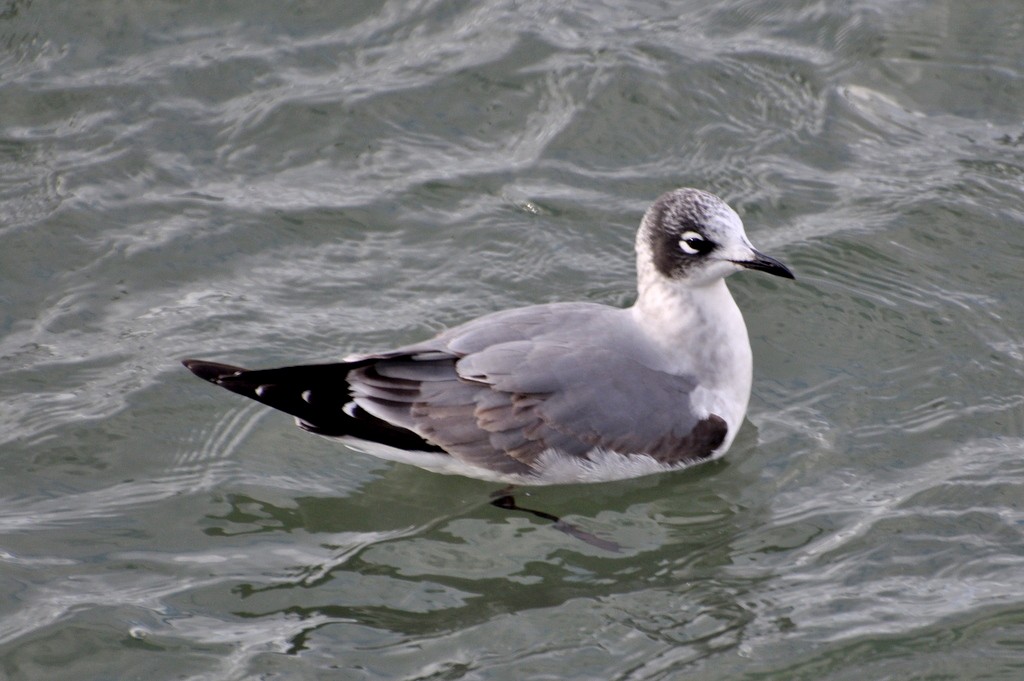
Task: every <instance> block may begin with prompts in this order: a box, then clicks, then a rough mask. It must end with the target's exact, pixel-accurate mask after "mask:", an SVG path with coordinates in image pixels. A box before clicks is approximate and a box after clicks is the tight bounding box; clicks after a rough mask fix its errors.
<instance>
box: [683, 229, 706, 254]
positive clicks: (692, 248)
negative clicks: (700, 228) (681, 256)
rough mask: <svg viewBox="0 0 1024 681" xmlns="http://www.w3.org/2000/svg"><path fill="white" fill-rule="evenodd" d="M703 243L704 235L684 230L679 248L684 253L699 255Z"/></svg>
mask: <svg viewBox="0 0 1024 681" xmlns="http://www.w3.org/2000/svg"><path fill="white" fill-rule="evenodd" d="M703 244H704V237H702V236H701V235H700V234H698V233H697V232H683V234H682V236H681V237H679V249H680V250H681V251H682V252H683V253H689V254H690V255H697V254H698V253H700V252H701V246H702V245H703Z"/></svg>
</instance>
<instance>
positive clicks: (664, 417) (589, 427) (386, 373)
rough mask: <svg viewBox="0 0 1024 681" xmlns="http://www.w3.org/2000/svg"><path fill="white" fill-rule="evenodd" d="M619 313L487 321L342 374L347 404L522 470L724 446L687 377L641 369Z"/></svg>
mask: <svg viewBox="0 0 1024 681" xmlns="http://www.w3.org/2000/svg"><path fill="white" fill-rule="evenodd" d="M617 312H619V311H617V310H614V309H612V308H606V307H603V306H596V305H586V304H566V305H547V306H537V307H532V308H523V309H520V310H512V311H508V312H505V313H499V314H497V315H491V316H489V317H484V318H482V319H480V320H477V321H475V322H473V323H471V324H469V325H466V326H463V327H458V328H456V329H453V330H451V331H449V332H447V333H446V334H442V335H441V336H439V337H438V338H436V339H434V340H433V341H428V342H426V343H420V344H417V345H414V346H408V347H407V348H402V349H400V350H397V351H395V352H392V353H387V354H386V355H380V356H378V359H377V361H375V362H373V363H371V364H368V365H366V366H363V367H361V368H359V369H356V370H354V371H352V372H351V373H350V374H349V382H350V384H351V386H352V390H353V396H354V397H355V400H356V403H357V404H359V406H361V407H362V408H364V409H366V410H367V411H368V412H370V413H371V414H373V415H375V416H377V417H379V418H383V419H385V420H387V421H389V422H390V423H393V424H395V425H399V426H401V427H404V428H408V429H409V430H411V431H413V432H415V433H417V434H419V435H420V436H421V437H423V438H424V439H426V440H427V441H429V442H431V443H434V444H436V445H438V446H440V447H442V448H443V449H445V450H446V451H448V452H449V453H450V454H451V455H452V456H456V457H459V458H461V459H464V460H466V461H468V462H471V463H474V464H476V465H480V466H484V467H487V468H491V469H494V470H499V471H502V472H505V473H519V474H529V473H531V472H534V470H535V469H534V467H533V466H534V464H535V463H536V461H537V459H538V458H539V457H540V455H541V454H542V453H543V452H544V451H546V450H549V449H556V450H559V451H560V452H562V453H563V454H566V455H569V456H575V457H586V455H587V453H588V452H590V451H592V450H593V449H595V448H601V449H603V450H605V451H608V452H618V453H622V454H623V455H633V454H646V455H649V456H651V457H653V458H654V459H656V460H658V461H660V462H663V463H666V464H674V463H682V462H686V461H690V460H693V461H696V460H700V459H702V458H706V457H707V456H709V455H710V454H711V453H712V452H713V451H714V450H715V449H716V448H717V447H718V446H719V445H720V444H721V443H722V441H723V440H724V439H725V434H726V424H725V422H724V420H723V419H721V418H720V417H718V416H716V415H713V414H712V415H710V416H706V417H704V418H700V417H698V416H697V415H696V414H695V413H694V412H693V410H692V407H691V402H690V396H691V393H692V391H693V388H694V383H693V381H692V380H691V379H689V378H687V377H682V376H675V375H671V374H667V373H664V372H661V371H657V370H655V369H652V368H650V367H649V366H647V364H646V363H645V362H644V361H643V353H642V352H641V351H640V350H638V344H637V343H635V342H632V341H633V340H634V339H633V338H631V329H630V328H628V327H627V328H623V325H622V324H621V318H619V317H615V313H617Z"/></svg>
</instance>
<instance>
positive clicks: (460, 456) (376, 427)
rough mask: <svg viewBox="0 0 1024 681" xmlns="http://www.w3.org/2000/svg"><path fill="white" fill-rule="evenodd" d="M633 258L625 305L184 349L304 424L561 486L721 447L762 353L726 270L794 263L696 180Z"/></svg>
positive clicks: (215, 377) (551, 307) (640, 237)
mask: <svg viewBox="0 0 1024 681" xmlns="http://www.w3.org/2000/svg"><path fill="white" fill-rule="evenodd" d="M636 269H637V298H636V302H635V303H634V304H633V305H632V306H631V307H628V308H616V307H610V306H606V305H598V304H593V303H578V302H566V303H551V304H546V305H534V306H529V307H523V308H517V309H512V310H505V311H501V312H495V313H492V314H488V315H485V316H483V317H480V318H478V319H474V320H472V321H469V322H466V323H464V324H462V325H459V326H456V327H454V328H451V329H449V330H447V331H444V332H443V333H441V334H440V335H438V336H436V337H435V338H433V339H430V340H426V341H423V342H419V343H414V344H412V345H406V346H404V347H400V348H397V349H395V350H388V351H384V352H376V353H370V354H361V355H354V356H349V357H346V358H345V359H344V360H343V361H341V362H334V363H328V364H314V365H304V366H291V367H283V368H276V369H259V370H248V369H243V368H241V367H237V366H231V365H228V364H220V363H217V362H208V361H203V360H197V359H186V360H184V361H183V363H184V365H185V366H186V367H188V369H190V370H191V371H192V372H193V373H194V374H195V375H196V376H198V377H200V378H202V379H205V380H207V381H209V382H211V383H213V384H215V385H219V386H220V387H222V388H226V389H227V390H230V391H232V392H235V393H238V394H239V395H244V396H245V397H248V398H251V399H253V400H256V401H258V402H262V403H263V404H265V405H267V406H270V407H273V408H274V409H278V410H280V411H283V412H285V413H287V414H290V415H292V416H294V417H295V420H296V422H297V424H298V425H299V426H300V427H301V428H303V429H305V430H308V431H310V432H312V433H317V434H319V435H323V436H327V437H330V438H336V439H339V440H341V441H342V442H345V443H346V444H348V445H350V446H352V447H354V448H356V449H358V450H361V451H364V452H366V453H369V454H373V455H375V456H379V457H382V458H385V459H389V460H392V461H398V462H402V463H407V464H414V465H416V466H419V467H421V468H424V469H428V470H431V471H436V472H439V473H449V474H459V475H464V476H468V477H471V478H477V479H482V480H488V481H492V482H501V483H507V484H511V485H551V484H567V483H588V482H603V481H610V480H620V479H625V478H633V477H639V476H642V475H649V474H652V473H661V472H667V471H674V470H679V469H682V468H686V467H688V466H692V465H694V464H699V463H703V462H707V461H712V460H715V459H718V458H720V457H722V456H723V455H724V454H725V452H726V450H728V449H729V446H730V445H731V444H732V442H733V440H734V439H735V437H736V434H737V432H738V431H739V429H740V425H741V424H742V422H743V419H744V415H745V414H746V410H747V403H748V401H749V399H750V389H751V381H752V366H753V363H752V356H751V350H750V340H749V338H748V336H747V328H746V325H745V324H744V322H743V316H742V314H741V313H740V310H739V308H738V307H737V305H736V302H735V301H734V300H733V298H732V295H731V294H730V293H729V289H728V288H727V287H726V283H725V277H727V276H728V275H730V274H732V273H733V272H736V271H739V270H743V269H750V270H760V271H762V272H767V273H768V274H773V275H777V276H780V277H785V278H788V279H793V278H794V276H793V273H792V272H791V271H790V270H789V268H787V267H786V266H785V265H783V264H782V263H781V262H779V261H778V260H776V259H775V258H772V257H769V256H767V255H765V254H763V253H761V252H759V251H757V250H756V249H755V248H754V247H753V246H752V245H751V244H750V241H749V240H748V239H747V236H746V233H745V232H744V229H743V222H742V221H741V220H740V217H739V216H738V215H737V214H736V212H735V211H734V210H733V209H732V208H730V207H729V206H728V205H727V204H726V203H725V202H724V201H723V200H722V199H720V198H718V197H717V196H715V195H713V194H709V193H708V192H705V191H701V190H698V189H690V188H682V189H676V190H674V191H671V192H668V193H666V194H664V195H662V196H661V197H660V198H658V200H657V201H655V202H654V204H653V205H652V206H651V207H650V208H649V209H648V210H647V212H646V213H645V214H644V216H643V220H642V221H641V223H640V229H639V230H638V232H637V236H636ZM503 499H506V507H508V508H514V502H511V503H512V504H513V505H512V506H508V505H507V503H508V502H507V499H508V498H506V497H503ZM498 505H501V504H500V503H499V504H498Z"/></svg>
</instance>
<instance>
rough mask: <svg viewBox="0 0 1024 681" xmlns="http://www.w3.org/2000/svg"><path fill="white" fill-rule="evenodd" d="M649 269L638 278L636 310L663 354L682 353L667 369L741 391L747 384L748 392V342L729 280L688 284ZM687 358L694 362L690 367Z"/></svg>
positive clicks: (676, 356) (673, 354) (750, 361)
mask: <svg viewBox="0 0 1024 681" xmlns="http://www.w3.org/2000/svg"><path fill="white" fill-rule="evenodd" d="M647 274H650V275H651V276H641V277H640V278H639V290H638V295H637V299H636V303H634V305H633V308H632V314H633V315H634V317H635V318H636V319H637V321H638V322H639V325H640V327H641V328H643V329H644V330H645V332H646V333H647V335H648V337H649V339H650V340H651V341H653V342H654V343H655V344H657V345H658V346H659V347H661V348H662V349H663V351H664V353H665V355H664V356H666V357H675V358H678V364H677V365H675V366H672V367H665V368H666V369H667V370H670V371H672V372H673V373H678V374H690V375H695V376H697V377H698V378H700V379H701V380H703V381H708V382H710V383H712V384H717V383H719V382H722V383H723V384H729V385H733V386H737V387H739V389H740V392H743V391H744V386H746V388H745V390H746V391H747V392H749V385H750V374H751V368H752V360H751V355H750V341H749V339H748V337H747V327H746V325H745V324H744V323H743V315H742V314H740V310H739V307H737V306H736V301H734V300H733V298H732V294H730V293H729V289H728V287H727V286H726V285H725V280H724V279H717V280H715V281H714V282H712V283H710V284H706V285H704V286H693V287H689V286H682V285H680V284H678V283H673V282H671V281H669V280H667V279H665V278H664V277H660V276H657V275H654V274H653V273H647ZM684 348H685V351H683V349H684ZM694 358H700V360H699V361H695V359H694ZM688 361H689V362H693V364H692V365H689V366H688V365H687V364H686V363H687V362H688ZM709 367H714V370H713V371H712V370H709Z"/></svg>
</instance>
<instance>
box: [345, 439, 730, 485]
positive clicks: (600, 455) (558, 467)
mask: <svg viewBox="0 0 1024 681" xmlns="http://www.w3.org/2000/svg"><path fill="white" fill-rule="evenodd" d="M331 439H333V440H340V441H341V442H344V443H345V444H346V445H348V446H349V447H352V448H353V449H355V450H357V451H360V452H363V453H365V454H369V455H371V456H375V457H377V458H379V459H386V460H388V461H396V462H398V463H406V464H411V465H413V466H417V467H419V468H423V469H426V470H428V471H432V472H434V473H443V474H446V475H462V476H465V477H468V478H476V479H477V480H487V481H490V482H500V483H505V484H512V485H565V484H579V483H589V482H610V481H612V480H626V479H629V478H639V477H642V476H645V475H652V474H654V473H666V472H668V471H676V470H681V469H683V468H688V467H690V466H693V465H695V464H697V463H703V462H704V461H711V460H713V459H717V458H719V457H720V456H721V455H723V454H724V453H725V449H726V448H725V447H720V448H719V449H718V450H716V451H715V453H714V454H713V455H712V456H710V457H708V458H707V459H704V460H702V461H694V462H682V463H678V464H675V465H671V466H669V465H665V464H662V463H659V462H658V461H656V460H655V459H653V458H651V457H650V456H647V455H646V454H619V453H617V452H610V451H608V450H605V449H593V450H591V451H590V452H589V453H588V455H587V458H586V459H583V458H579V457H574V456H566V455H565V454H562V453H559V452H557V451H554V450H550V449H549V450H547V451H545V452H543V453H542V454H541V455H540V457H539V458H538V460H537V461H536V463H535V465H534V468H535V470H536V471H537V472H536V473H533V474H530V475H518V474H508V473H501V472H499V471H495V470H492V469H490V468H485V467H483V466H474V465H473V464H471V463H468V462H466V461H461V460H459V459H457V458H455V457H454V456H450V455H448V454H439V453H437V452H424V451H410V450H405V449H397V448H395V447H389V446H388V445H384V444H381V443H379V442H368V441H366V440H359V439H356V438H352V437H340V438H331Z"/></svg>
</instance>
